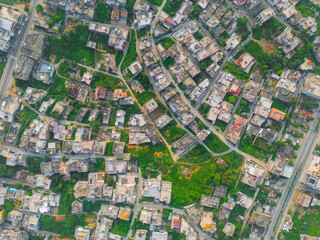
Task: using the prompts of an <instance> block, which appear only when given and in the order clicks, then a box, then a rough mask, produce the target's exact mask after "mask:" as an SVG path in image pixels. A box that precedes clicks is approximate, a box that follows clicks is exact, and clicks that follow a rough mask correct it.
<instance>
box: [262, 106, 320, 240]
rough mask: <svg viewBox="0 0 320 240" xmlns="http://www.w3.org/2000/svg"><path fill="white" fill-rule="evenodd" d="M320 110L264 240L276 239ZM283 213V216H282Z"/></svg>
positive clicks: (311, 144) (314, 134)
mask: <svg viewBox="0 0 320 240" xmlns="http://www.w3.org/2000/svg"><path fill="white" fill-rule="evenodd" d="M319 111H320V108H319V109H318V111H317V113H316V116H315V118H314V120H313V121H312V123H311V124H310V129H309V131H308V134H307V136H306V137H305V141H304V143H305V144H303V146H302V148H301V150H300V151H299V154H298V157H297V160H296V163H295V165H294V167H293V174H292V176H291V177H290V178H289V180H288V182H287V184H286V186H285V188H284V190H283V191H282V196H281V198H280V200H279V202H278V204H277V207H276V210H275V211H274V215H273V216H272V219H271V223H270V227H269V229H268V231H267V233H266V236H265V239H266V240H269V239H277V236H278V234H279V231H280V230H281V224H282V222H283V220H284V217H285V215H286V213H287V211H288V207H289V203H290V202H291V200H292V197H293V195H294V192H295V190H296V189H297V185H298V183H299V180H300V178H301V176H302V173H303V171H301V170H303V169H304V168H305V166H306V164H307V162H308V160H309V159H310V157H311V156H312V150H313V148H314V146H315V143H316V142H315V139H316V137H317V134H318V133H319V127H318V128H317V130H316V131H314V130H315V128H316V127H317V124H318V121H319V117H320V112H319ZM282 213H283V214H282Z"/></svg>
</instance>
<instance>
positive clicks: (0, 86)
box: [0, 0, 39, 100]
mask: <svg viewBox="0 0 320 240" xmlns="http://www.w3.org/2000/svg"><path fill="white" fill-rule="evenodd" d="M38 1H39V0H34V1H31V3H30V11H29V12H28V14H27V19H28V20H27V21H25V23H24V26H25V27H24V26H22V28H21V32H20V35H18V36H17V37H16V39H15V42H14V45H13V48H12V51H11V52H10V53H9V54H8V60H7V64H6V67H5V68H4V70H3V74H2V76H1V79H0V100H1V99H2V97H3V96H4V95H6V93H7V92H8V91H9V90H10V88H11V86H12V82H13V77H12V72H13V70H14V68H15V66H16V64H17V57H18V56H19V52H20V49H21V47H22V42H23V41H24V39H25V37H26V36H27V35H28V34H29V32H30V30H31V26H32V18H33V16H34V14H35V6H36V5H37V4H38Z"/></svg>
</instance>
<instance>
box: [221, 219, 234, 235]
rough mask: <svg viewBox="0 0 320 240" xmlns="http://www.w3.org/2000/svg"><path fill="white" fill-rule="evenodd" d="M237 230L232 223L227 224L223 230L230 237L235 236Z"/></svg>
mask: <svg viewBox="0 0 320 240" xmlns="http://www.w3.org/2000/svg"><path fill="white" fill-rule="evenodd" d="M235 230H236V225H234V224H232V223H230V222H227V224H226V225H225V226H224V228H223V232H224V233H225V234H226V235H227V236H229V237H232V236H233V234H234V231H235Z"/></svg>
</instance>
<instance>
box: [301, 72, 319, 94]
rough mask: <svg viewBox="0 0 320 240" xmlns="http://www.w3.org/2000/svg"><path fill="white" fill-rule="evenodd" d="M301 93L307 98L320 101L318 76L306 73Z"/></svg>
mask: <svg viewBox="0 0 320 240" xmlns="http://www.w3.org/2000/svg"><path fill="white" fill-rule="evenodd" d="M302 93H303V94H305V95H307V96H309V97H312V98H315V99H317V100H319V99H320V76H319V75H315V74H313V73H308V74H307V76H306V78H305V81H304V84H303V87H302Z"/></svg>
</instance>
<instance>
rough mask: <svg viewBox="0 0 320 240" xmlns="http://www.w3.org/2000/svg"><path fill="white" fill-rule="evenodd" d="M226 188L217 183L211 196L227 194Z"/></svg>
mask: <svg viewBox="0 0 320 240" xmlns="http://www.w3.org/2000/svg"><path fill="white" fill-rule="evenodd" d="M227 192H228V188H227V187H226V186H222V185H217V186H215V187H214V191H213V196H214V197H217V198H225V197H226V196H227Z"/></svg>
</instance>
